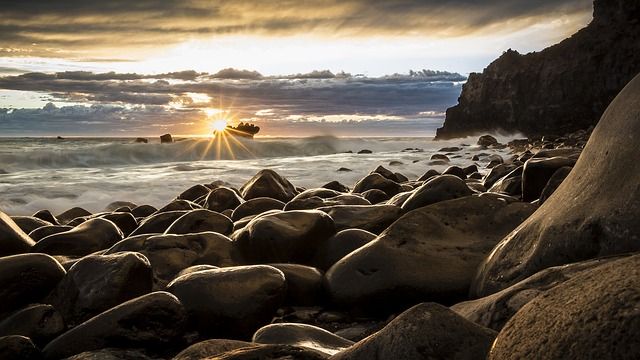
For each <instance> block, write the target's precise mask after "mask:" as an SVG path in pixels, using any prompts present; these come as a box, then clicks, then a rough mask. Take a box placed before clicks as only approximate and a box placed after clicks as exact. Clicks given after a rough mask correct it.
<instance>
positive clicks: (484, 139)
mask: <svg viewBox="0 0 640 360" xmlns="http://www.w3.org/2000/svg"><path fill="white" fill-rule="evenodd" d="M476 144H478V145H480V146H482V147H489V146H492V145H497V144H498V139H496V138H494V137H493V136H491V135H482V136H480V137H479V138H478V142H477V143H476Z"/></svg>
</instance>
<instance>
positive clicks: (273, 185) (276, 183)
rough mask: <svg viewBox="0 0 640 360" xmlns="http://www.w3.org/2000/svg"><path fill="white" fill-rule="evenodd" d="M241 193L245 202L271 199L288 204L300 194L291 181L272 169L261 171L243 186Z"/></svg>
mask: <svg viewBox="0 0 640 360" xmlns="http://www.w3.org/2000/svg"><path fill="white" fill-rule="evenodd" d="M240 193H241V195H242V197H243V198H244V199H245V200H250V199H255V198H258V197H269V198H272V199H276V200H280V201H282V202H287V201H289V200H291V199H293V197H294V196H296V195H297V194H298V192H297V191H296V188H295V187H294V186H293V185H292V184H291V183H290V182H289V180H287V179H285V178H284V177H282V176H280V175H279V174H278V173H276V172H275V171H273V170H270V169H265V170H260V171H259V172H258V173H257V174H256V175H254V176H253V177H252V178H251V179H250V180H249V181H248V182H246V183H245V184H244V185H242V187H241V188H240Z"/></svg>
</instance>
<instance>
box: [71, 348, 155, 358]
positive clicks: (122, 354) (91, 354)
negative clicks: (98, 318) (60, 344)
mask: <svg viewBox="0 0 640 360" xmlns="http://www.w3.org/2000/svg"><path fill="white" fill-rule="evenodd" d="M65 360H157V358H156V357H155V356H154V357H153V358H151V357H149V356H147V355H146V354H145V353H144V352H143V351H142V350H137V349H117V348H106V349H100V350H94V351H85V352H81V353H79V354H76V355H73V356H69V357H68V358H65Z"/></svg>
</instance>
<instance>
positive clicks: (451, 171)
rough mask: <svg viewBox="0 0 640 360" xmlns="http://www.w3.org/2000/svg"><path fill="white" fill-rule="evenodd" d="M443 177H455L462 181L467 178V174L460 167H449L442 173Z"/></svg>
mask: <svg viewBox="0 0 640 360" xmlns="http://www.w3.org/2000/svg"><path fill="white" fill-rule="evenodd" d="M442 175H453V176H456V177H459V178H460V179H462V180H464V179H466V178H467V174H466V173H465V172H464V170H463V169H462V168H461V167H459V166H449V167H448V168H446V169H445V170H444V171H443V172H442Z"/></svg>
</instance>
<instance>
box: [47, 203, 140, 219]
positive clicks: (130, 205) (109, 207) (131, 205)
mask: <svg viewBox="0 0 640 360" xmlns="http://www.w3.org/2000/svg"><path fill="white" fill-rule="evenodd" d="M136 206H138V205H136V204H134V203H132V202H130V201H114V202H112V203H110V204H109V205H107V206H105V208H104V211H106V212H112V211H116V210H117V209H120V208H122V207H127V208H129V209H134V208H135V207H136ZM44 220H46V219H44ZM47 221H49V220H47Z"/></svg>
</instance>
